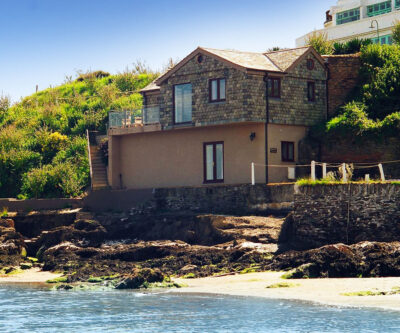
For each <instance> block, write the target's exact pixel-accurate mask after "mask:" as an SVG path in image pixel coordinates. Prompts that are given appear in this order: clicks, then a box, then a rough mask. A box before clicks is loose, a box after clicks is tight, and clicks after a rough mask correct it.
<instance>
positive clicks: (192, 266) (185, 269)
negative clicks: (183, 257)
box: [179, 265, 198, 274]
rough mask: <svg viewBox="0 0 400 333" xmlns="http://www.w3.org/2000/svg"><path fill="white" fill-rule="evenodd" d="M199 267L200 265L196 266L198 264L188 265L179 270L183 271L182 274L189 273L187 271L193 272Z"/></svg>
mask: <svg viewBox="0 0 400 333" xmlns="http://www.w3.org/2000/svg"><path fill="white" fill-rule="evenodd" d="M197 269H198V266H196V265H186V266H183V267H182V268H181V269H180V270H179V272H180V273H182V274H187V273H193V272H195V271H196V270H197Z"/></svg>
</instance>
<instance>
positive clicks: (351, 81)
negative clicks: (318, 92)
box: [324, 54, 361, 118]
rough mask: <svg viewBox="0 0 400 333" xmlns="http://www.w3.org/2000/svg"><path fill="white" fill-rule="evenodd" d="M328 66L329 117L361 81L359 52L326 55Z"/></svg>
mask: <svg viewBox="0 0 400 333" xmlns="http://www.w3.org/2000/svg"><path fill="white" fill-rule="evenodd" d="M324 59H325V60H326V64H327V68H328V75H329V77H328V118H332V117H334V116H335V115H336V114H337V110H338V107H340V106H342V105H343V104H344V103H345V102H346V100H347V98H348V96H349V94H350V93H351V92H352V91H354V89H355V88H356V87H357V85H358V83H359V71H360V67H361V60H360V56H359V54H349V55H330V56H324Z"/></svg>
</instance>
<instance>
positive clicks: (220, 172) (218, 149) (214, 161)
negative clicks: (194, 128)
mask: <svg viewBox="0 0 400 333" xmlns="http://www.w3.org/2000/svg"><path fill="white" fill-rule="evenodd" d="M203 158H204V183H222V182H223V181H224V143H223V142H222V141H220V142H207V143H204V157H203Z"/></svg>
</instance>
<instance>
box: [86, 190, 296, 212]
mask: <svg viewBox="0 0 400 333" xmlns="http://www.w3.org/2000/svg"><path fill="white" fill-rule="evenodd" d="M293 187H294V185H292V184H286V185H274V186H270V185H268V186H267V185H263V184H256V185H254V186H252V185H219V186H201V187H179V188H159V189H154V190H152V189H149V190H103V191H96V192H93V193H91V194H90V195H89V196H88V197H86V198H85V208H87V209H89V210H92V211H108V210H119V211H126V210H131V209H133V210H134V211H138V210H139V211H141V210H150V211H153V212H175V213H177V212H182V211H191V212H197V213H216V214H237V215H246V214H261V215H263V214H269V213H282V214H285V213H287V212H289V211H291V210H292V208H293V195H294V189H293Z"/></svg>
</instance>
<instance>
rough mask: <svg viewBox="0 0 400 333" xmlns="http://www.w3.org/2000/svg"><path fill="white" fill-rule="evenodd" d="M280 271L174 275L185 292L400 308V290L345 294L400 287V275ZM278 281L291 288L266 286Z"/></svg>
mask: <svg viewBox="0 0 400 333" xmlns="http://www.w3.org/2000/svg"><path fill="white" fill-rule="evenodd" d="M282 274H283V273H280V272H262V273H250V274H242V275H240V274H239V275H229V276H222V277H206V278H200V279H174V280H175V281H176V282H178V283H182V284H186V285H187V286H188V287H186V288H182V289H179V290H178V292H182V293H211V294H225V295H235V296H256V297H266V298H275V299H288V300H290V299H292V300H300V301H310V302H317V303H323V304H328V305H335V306H356V307H358V306H366V307H376V308H382V309H391V310H400V294H398V295H383V296H343V295H342V294H343V293H351V292H360V291H372V292H378V291H390V290H392V288H393V287H400V277H394V278H343V279H301V280H286V279H282V278H281V275H282ZM276 283H288V284H292V285H293V286H292V287H288V288H266V287H267V286H270V285H274V284H276Z"/></svg>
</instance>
